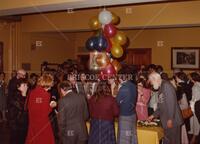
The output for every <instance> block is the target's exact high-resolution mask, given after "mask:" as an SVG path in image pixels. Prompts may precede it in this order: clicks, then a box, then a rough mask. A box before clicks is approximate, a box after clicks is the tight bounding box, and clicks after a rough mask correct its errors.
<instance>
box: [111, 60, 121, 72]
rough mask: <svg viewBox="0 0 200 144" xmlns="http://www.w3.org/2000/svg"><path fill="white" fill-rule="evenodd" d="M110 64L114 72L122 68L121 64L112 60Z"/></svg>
mask: <svg viewBox="0 0 200 144" xmlns="http://www.w3.org/2000/svg"><path fill="white" fill-rule="evenodd" d="M111 64H112V65H113V66H114V68H115V71H116V72H118V71H119V70H120V69H121V68H122V66H121V64H120V63H119V62H118V61H117V60H113V61H112V62H111Z"/></svg>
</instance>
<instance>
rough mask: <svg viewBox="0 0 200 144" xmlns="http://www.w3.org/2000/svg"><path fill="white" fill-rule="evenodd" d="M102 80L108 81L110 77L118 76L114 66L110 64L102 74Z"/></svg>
mask: <svg viewBox="0 0 200 144" xmlns="http://www.w3.org/2000/svg"><path fill="white" fill-rule="evenodd" d="M100 75H101V79H103V80H107V79H108V78H109V77H111V76H113V75H116V71H115V68H114V66H113V65H112V64H109V65H108V66H107V67H106V68H104V69H102V71H101V73H100Z"/></svg>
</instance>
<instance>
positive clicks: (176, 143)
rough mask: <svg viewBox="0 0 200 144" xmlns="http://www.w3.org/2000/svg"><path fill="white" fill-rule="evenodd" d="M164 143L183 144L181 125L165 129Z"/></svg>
mask: <svg viewBox="0 0 200 144" xmlns="http://www.w3.org/2000/svg"><path fill="white" fill-rule="evenodd" d="M163 144H181V126H176V127H173V128H167V129H164V140H163Z"/></svg>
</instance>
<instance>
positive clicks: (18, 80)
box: [17, 78, 28, 89]
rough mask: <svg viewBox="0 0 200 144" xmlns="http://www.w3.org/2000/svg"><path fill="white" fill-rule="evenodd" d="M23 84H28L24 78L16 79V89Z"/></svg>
mask: <svg viewBox="0 0 200 144" xmlns="http://www.w3.org/2000/svg"><path fill="white" fill-rule="evenodd" d="M25 83H28V82H27V80H26V79H24V78H20V79H17V89H18V88H19V87H20V86H21V84H25Z"/></svg>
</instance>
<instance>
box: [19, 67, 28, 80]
mask: <svg viewBox="0 0 200 144" xmlns="http://www.w3.org/2000/svg"><path fill="white" fill-rule="evenodd" d="M25 77H26V71H25V70H24V69H19V70H18V71H17V79H20V78H25Z"/></svg>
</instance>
